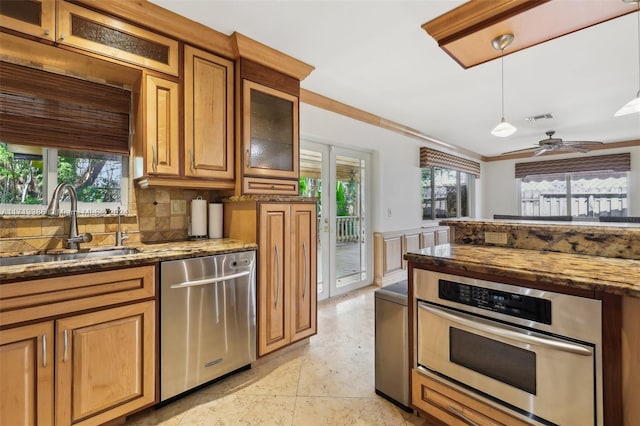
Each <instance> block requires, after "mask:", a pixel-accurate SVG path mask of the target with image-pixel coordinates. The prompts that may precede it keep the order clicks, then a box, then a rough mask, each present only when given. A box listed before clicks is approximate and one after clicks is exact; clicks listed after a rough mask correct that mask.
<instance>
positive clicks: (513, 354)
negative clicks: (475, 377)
mask: <svg viewBox="0 0 640 426" xmlns="http://www.w3.org/2000/svg"><path fill="white" fill-rule="evenodd" d="M449 345H450V347H449V358H450V360H451V362H453V363H456V364H459V365H462V366H463V367H466V368H469V369H471V370H474V371H477V372H478V373H480V374H484V375H485V376H488V377H491V378H493V379H496V380H499V381H501V382H502V383H506V384H508V385H511V386H515V387H516V388H518V389H522V390H523V391H525V392H528V393H530V394H532V395H535V394H536V354H535V352H531V351H527V350H525V349H520V348H517V347H515V346H511V345H507V344H505V343H502V342H498V341H496V340H492V339H488V338H486V337H482V336H478V335H477V334H473V333H469V332H467V331H463V330H459V329H457V328H454V327H450V328H449Z"/></svg>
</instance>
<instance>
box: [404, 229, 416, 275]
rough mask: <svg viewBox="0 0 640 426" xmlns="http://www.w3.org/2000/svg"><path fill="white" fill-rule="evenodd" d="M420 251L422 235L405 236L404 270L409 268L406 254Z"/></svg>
mask: <svg viewBox="0 0 640 426" xmlns="http://www.w3.org/2000/svg"><path fill="white" fill-rule="evenodd" d="M417 250H420V234H405V235H403V236H402V257H403V259H402V269H406V268H407V261H406V260H404V254H405V253H407V252H410V251H417Z"/></svg>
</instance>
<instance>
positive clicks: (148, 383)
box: [56, 301, 155, 425]
mask: <svg viewBox="0 0 640 426" xmlns="http://www.w3.org/2000/svg"><path fill="white" fill-rule="evenodd" d="M154 307H155V302H153V301H149V302H142V303H137V304H132V305H127V306H123V307H119V308H112V309H106V310H102V311H97V312H92V313H89V314H84V315H77V316H73V317H69V318H63V319H61V320H58V321H57V322H56V339H57V342H58V344H57V346H56V347H57V353H56V359H57V370H56V377H57V378H56V395H57V400H56V423H57V424H64V425H68V424H100V423H104V422H106V421H108V420H111V419H113V418H117V417H119V416H124V415H126V414H127V413H129V412H131V411H134V410H136V409H139V408H142V407H144V406H147V405H150V404H152V403H153V402H154V400H155V355H154V353H155V351H154V349H155V343H154V336H155V333H154V329H155V327H154V323H155V309H154Z"/></svg>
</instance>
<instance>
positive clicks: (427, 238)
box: [420, 231, 436, 248]
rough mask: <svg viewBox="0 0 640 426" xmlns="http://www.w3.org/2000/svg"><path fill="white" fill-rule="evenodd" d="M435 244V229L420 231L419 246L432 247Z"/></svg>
mask: <svg viewBox="0 0 640 426" xmlns="http://www.w3.org/2000/svg"><path fill="white" fill-rule="evenodd" d="M435 245H436V234H435V231H426V232H422V233H420V248H426V247H433V246H435Z"/></svg>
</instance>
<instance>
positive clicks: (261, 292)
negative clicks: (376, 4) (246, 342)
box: [258, 204, 291, 355]
mask: <svg viewBox="0 0 640 426" xmlns="http://www.w3.org/2000/svg"><path fill="white" fill-rule="evenodd" d="M289 234H290V209H289V205H288V204H263V205H261V207H260V237H259V239H258V241H259V246H260V254H259V270H260V273H259V279H258V297H259V298H258V312H259V313H258V317H259V318H258V336H259V338H258V351H259V354H260V355H264V354H266V353H268V352H271V351H273V350H275V349H278V348H281V347H283V346H285V345H287V344H289V343H290V340H291V326H290V320H291V319H290V316H289V314H288V312H287V310H288V309H289V306H290V301H289V297H290V296H289V292H288V291H286V288H287V287H288V286H289V272H288V271H287V270H286V266H287V265H288V264H289V261H290V260H289V257H288V256H289V253H288V250H289V244H288V242H287V241H288V240H289Z"/></svg>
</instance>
